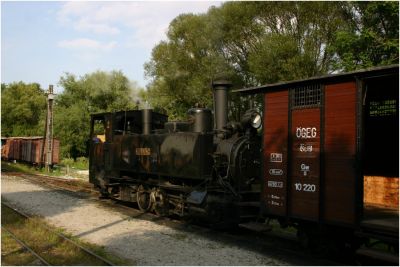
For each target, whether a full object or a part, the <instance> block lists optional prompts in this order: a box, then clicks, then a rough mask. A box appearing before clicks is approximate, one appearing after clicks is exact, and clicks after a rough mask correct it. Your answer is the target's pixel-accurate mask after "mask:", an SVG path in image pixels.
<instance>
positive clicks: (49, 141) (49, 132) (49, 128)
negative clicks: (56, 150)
mask: <svg viewBox="0 0 400 267" xmlns="http://www.w3.org/2000/svg"><path fill="white" fill-rule="evenodd" d="M53 101H54V94H53V85H49V93H48V94H47V116H46V117H47V118H46V139H45V140H43V144H46V146H45V147H46V165H45V166H46V169H47V172H50V166H51V165H52V164H53Z"/></svg>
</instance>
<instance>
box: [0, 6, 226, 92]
mask: <svg viewBox="0 0 400 267" xmlns="http://www.w3.org/2000/svg"><path fill="white" fill-rule="evenodd" d="M220 5H221V2H212V1H161V2H156V1H146V2H145V1H135V2H133V1H132V2H131V1H123V2H116V1H113V2H5V1H1V82H2V83H11V82H18V81H23V82H25V83H31V82H37V83H39V84H40V85H41V87H42V88H43V89H47V88H48V86H49V85H50V84H53V85H54V87H55V92H56V93H57V92H61V91H62V88H60V87H59V86H58V85H57V83H58V82H59V79H60V77H61V76H63V75H64V74H65V73H66V72H68V73H71V74H74V75H76V76H78V77H79V76H82V75H84V74H87V73H91V72H94V71H96V70H102V71H112V70H121V71H122V72H123V73H124V75H125V76H127V77H128V78H129V80H130V81H136V82H137V83H138V85H139V86H141V87H145V86H146V84H147V83H149V80H146V79H145V76H144V68H143V64H144V63H145V62H148V61H149V60H150V58H151V50H152V48H153V47H154V46H155V45H156V44H157V43H159V42H160V41H161V40H166V34H165V33H166V31H167V29H168V25H169V23H170V22H171V21H172V20H173V19H174V18H175V17H176V16H178V15H179V14H182V13H194V14H199V13H204V12H207V10H208V8H209V7H211V6H220Z"/></svg>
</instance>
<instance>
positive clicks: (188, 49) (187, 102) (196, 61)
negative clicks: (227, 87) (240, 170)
mask: <svg viewBox="0 0 400 267" xmlns="http://www.w3.org/2000/svg"><path fill="white" fill-rule="evenodd" d="M208 20H209V17H208V15H199V16H197V15H192V14H186V15H180V16H178V17H177V18H175V19H174V20H173V21H172V22H171V24H170V26H169V30H168V33H167V36H168V39H169V40H168V41H167V42H161V43H160V44H159V45H157V46H156V47H155V48H154V49H153V51H152V59H151V61H150V62H148V63H146V64H145V71H146V75H147V76H148V77H150V78H152V79H153V80H152V82H151V85H150V86H148V89H147V92H146V94H145V96H144V97H145V99H146V100H147V101H149V102H150V103H151V104H152V106H153V107H162V108H163V109H164V110H165V111H166V112H167V113H168V115H169V116H170V118H172V119H180V118H183V117H185V114H186V111H187V110H188V108H190V107H193V106H194V105H195V104H198V105H199V106H204V107H206V106H208V107H210V106H211V105H212V97H211V96H212V91H211V88H210V85H211V82H212V80H213V77H214V76H215V75H216V74H221V73H225V74H226V75H228V76H229V77H231V78H235V77H234V76H235V72H234V70H233V68H232V67H231V66H229V64H228V63H227V62H226V61H225V60H224V58H223V56H222V55H221V54H219V53H217V51H216V49H215V48H213V42H210V41H209V38H210V33H211V32H212V29H211V26H212V25H210V24H209V23H208Z"/></svg>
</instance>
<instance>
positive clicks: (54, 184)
mask: <svg viewBox="0 0 400 267" xmlns="http://www.w3.org/2000/svg"><path fill="white" fill-rule="evenodd" d="M7 174H8V175H13V176H18V177H20V178H22V179H24V180H27V181H29V182H32V183H35V184H38V185H41V186H44V187H47V188H50V189H55V190H57V191H60V193H65V194H69V195H71V194H73V195H74V196H76V197H79V198H85V199H88V200H90V201H95V202H96V203H100V204H101V205H103V206H105V207H106V208H108V209H112V210H117V211H119V212H121V213H122V214H124V215H126V216H128V217H134V216H137V215H138V214H142V212H141V211H139V210H138V209H135V207H134V206H133V205H132V204H127V203H124V202H121V201H119V200H115V199H101V200H99V196H100V194H99V193H98V192H97V191H96V190H93V189H92V188H90V186H91V185H90V184H88V185H86V186H85V185H83V186H80V185H82V184H80V185H77V184H75V183H71V181H69V180H66V179H61V178H55V177H50V176H43V175H30V174H29V175H27V174H22V173H15V172H7ZM116 204H118V205H116ZM141 219H146V220H149V221H153V222H156V223H159V224H165V225H168V226H169V227H171V228H174V229H177V230H180V231H183V232H191V233H196V234H199V235H202V236H208V237H210V238H211V239H214V240H215V239H218V240H219V241H221V242H224V243H228V244H232V245H237V246H240V247H243V248H244V249H250V250H253V251H257V252H260V253H263V254H266V253H267V254H271V255H274V256H278V257H282V258H296V259H301V260H302V261H301V262H300V263H299V262H297V261H294V263H293V264H294V265H343V264H349V263H348V262H339V261H334V260H331V259H326V258H323V257H321V256H315V255H313V253H310V252H309V251H307V250H305V249H303V248H302V247H301V245H300V244H299V242H298V241H297V240H296V236H295V235H294V234H287V233H276V232H264V233H257V232H253V231H250V230H247V229H243V228H237V229H234V231H221V230H215V229H213V228H210V227H209V226H207V225H201V224H197V223H196V222H195V223H193V222H191V221H185V220H180V219H179V220H178V219H175V218H173V217H158V216H157V215H155V214H151V213H145V214H142V215H141Z"/></svg>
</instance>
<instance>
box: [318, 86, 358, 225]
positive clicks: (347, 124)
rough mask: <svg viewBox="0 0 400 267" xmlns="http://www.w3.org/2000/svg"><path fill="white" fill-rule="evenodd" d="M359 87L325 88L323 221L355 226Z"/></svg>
mask: <svg viewBox="0 0 400 267" xmlns="http://www.w3.org/2000/svg"><path fill="white" fill-rule="evenodd" d="M356 96H357V94H356V84H355V82H348V83H340V84H333V85H327V86H326V87H325V144H324V152H325V154H324V158H325V164H324V165H325V172H324V177H325V180H324V183H325V205H324V218H325V220H327V221H336V222H341V223H354V222H355V200H356V199H355V186H356V180H355V179H356V173H355V164H356V162H355V156H356Z"/></svg>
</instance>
